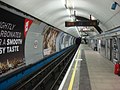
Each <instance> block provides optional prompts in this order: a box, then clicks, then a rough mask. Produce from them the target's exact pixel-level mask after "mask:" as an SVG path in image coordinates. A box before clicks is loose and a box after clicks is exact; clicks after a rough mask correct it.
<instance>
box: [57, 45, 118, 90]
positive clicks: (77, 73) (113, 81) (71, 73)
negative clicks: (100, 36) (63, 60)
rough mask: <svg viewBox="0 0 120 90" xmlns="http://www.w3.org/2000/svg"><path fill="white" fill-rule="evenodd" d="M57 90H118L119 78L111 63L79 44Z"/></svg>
mask: <svg viewBox="0 0 120 90" xmlns="http://www.w3.org/2000/svg"><path fill="white" fill-rule="evenodd" d="M81 59H82V61H81ZM59 90H120V76H117V75H115V74H114V64H113V63H112V62H111V61H109V60H108V59H106V58H105V57H103V56H101V55H100V54H99V53H98V52H97V51H93V50H92V49H91V48H89V47H88V46H87V45H84V44H81V45H80V47H79V49H78V51H77V53H76V55H75V57H74V59H73V61H72V63H71V66H70V68H69V69H68V71H67V74H66V76H65V77H64V79H63V81H62V83H61V85H60V87H59Z"/></svg>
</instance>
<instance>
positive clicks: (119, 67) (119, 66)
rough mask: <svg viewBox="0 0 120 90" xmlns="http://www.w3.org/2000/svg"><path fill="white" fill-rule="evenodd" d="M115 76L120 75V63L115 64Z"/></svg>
mask: <svg viewBox="0 0 120 90" xmlns="http://www.w3.org/2000/svg"><path fill="white" fill-rule="evenodd" d="M114 74H116V75H120V64H119V63H115V66H114Z"/></svg>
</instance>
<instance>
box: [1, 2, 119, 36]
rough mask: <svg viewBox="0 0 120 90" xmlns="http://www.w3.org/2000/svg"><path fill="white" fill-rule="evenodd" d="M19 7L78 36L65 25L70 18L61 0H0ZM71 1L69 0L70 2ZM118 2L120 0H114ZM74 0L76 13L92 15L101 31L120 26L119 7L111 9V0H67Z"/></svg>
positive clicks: (85, 15) (87, 16)
mask: <svg viewBox="0 0 120 90" xmlns="http://www.w3.org/2000/svg"><path fill="white" fill-rule="evenodd" d="M1 1H2V2H5V3H7V4H9V5H11V6H13V7H15V8H17V9H20V10H22V11H24V12H26V13H28V14H30V15H32V16H34V17H36V18H38V19H40V20H42V21H45V22H46V23H48V24H51V25H53V26H55V27H57V28H59V29H61V30H63V31H65V32H67V33H70V34H72V35H74V36H76V37H78V33H77V31H76V29H75V28H67V27H65V23H64V22H65V21H68V20H70V17H69V14H68V12H67V10H66V8H65V6H64V4H63V3H62V1H61V0H1ZM70 1H71V2H70ZM114 1H116V2H117V3H119V4H120V0H114ZM67 2H70V3H73V2H74V10H75V11H76V12H77V15H79V16H82V17H85V18H89V16H90V15H92V16H94V17H95V18H96V19H98V20H99V21H100V25H99V26H100V28H101V29H102V30H103V31H107V30H109V29H112V28H115V27H118V26H120V20H119V19H120V13H119V12H120V7H117V8H116V10H111V5H112V3H113V0H67Z"/></svg>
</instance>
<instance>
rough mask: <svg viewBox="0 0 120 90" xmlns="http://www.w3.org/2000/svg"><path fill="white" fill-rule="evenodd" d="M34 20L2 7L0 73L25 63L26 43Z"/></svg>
mask: <svg viewBox="0 0 120 90" xmlns="http://www.w3.org/2000/svg"><path fill="white" fill-rule="evenodd" d="M30 24H32V21H31V20H29V19H25V18H23V17H20V16H18V15H15V14H13V13H11V12H8V11H6V10H4V9H2V8H0V74H2V73H5V72H7V71H9V70H11V69H14V68H17V67H19V66H21V65H24V44H25V36H26V34H27V31H28V29H29V27H30Z"/></svg>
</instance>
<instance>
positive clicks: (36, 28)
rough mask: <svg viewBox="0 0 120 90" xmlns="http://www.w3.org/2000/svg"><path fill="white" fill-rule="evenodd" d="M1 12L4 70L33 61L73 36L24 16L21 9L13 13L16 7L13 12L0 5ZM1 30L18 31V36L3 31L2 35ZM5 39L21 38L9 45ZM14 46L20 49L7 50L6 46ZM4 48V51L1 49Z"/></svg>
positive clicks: (1, 64)
mask: <svg viewBox="0 0 120 90" xmlns="http://www.w3.org/2000/svg"><path fill="white" fill-rule="evenodd" d="M0 12H1V13H2V14H1V15H0V26H1V28H0V38H1V39H0V40H1V44H0V49H1V52H2V53H1V54H0V69H3V68H6V69H8V70H7V71H9V69H10V68H17V67H19V66H23V65H29V64H33V63H36V62H37V61H39V60H41V59H42V58H44V57H46V56H49V55H51V54H53V53H56V52H59V51H60V50H62V49H64V48H66V47H68V46H71V45H73V44H74V41H73V40H74V39H75V37H73V36H71V35H69V34H67V33H64V32H62V31H60V30H59V29H57V28H55V27H52V26H50V25H48V24H46V23H44V22H42V21H37V20H31V19H30V18H28V17H26V16H25V17H24V15H22V16H21V13H20V14H17V15H16V14H15V13H16V12H17V11H14V12H15V13H14V12H13V11H12V13H11V12H10V11H9V10H5V9H3V8H0ZM17 13H18V12H17ZM2 17H3V18H2ZM8 17H9V18H8ZM3 22H4V23H6V24H8V22H9V23H11V24H12V25H15V26H14V27H15V28H13V30H9V29H7V28H5V25H3ZM2 26H4V28H2ZM3 31H6V32H9V31H10V32H11V33H14V32H15V33H17V32H18V33H20V36H19V37H17V36H15V37H12V36H10V37H7V36H6V37H4V36H3V34H4V35H5V32H4V33H3ZM71 38H72V39H71ZM8 39H11V40H21V43H19V44H14V43H13V42H12V41H11V45H8V43H7V41H8ZM3 41H5V44H3ZM61 41H62V42H61ZM62 44H63V46H62ZM14 46H16V47H18V49H19V50H18V51H15V50H14V51H13V52H9V53H8V49H7V48H12V47H14ZM4 48H5V52H3V49H4ZM1 57H6V58H1ZM16 60H17V61H16Z"/></svg>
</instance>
